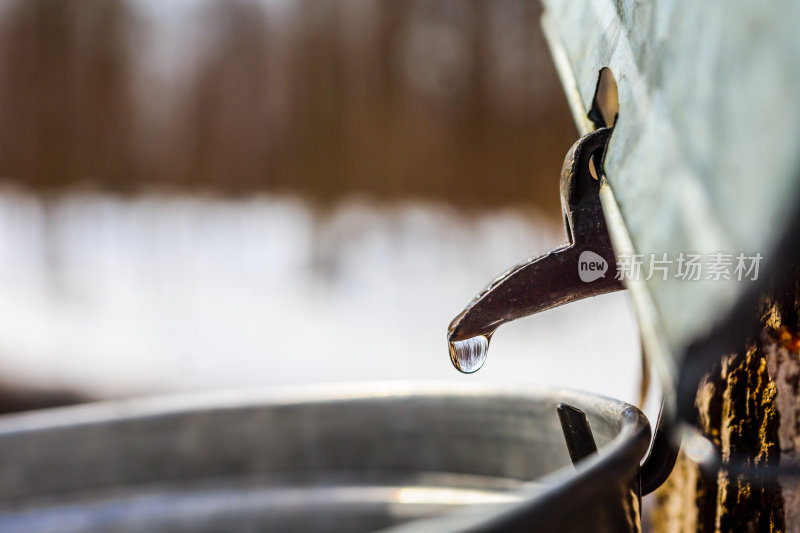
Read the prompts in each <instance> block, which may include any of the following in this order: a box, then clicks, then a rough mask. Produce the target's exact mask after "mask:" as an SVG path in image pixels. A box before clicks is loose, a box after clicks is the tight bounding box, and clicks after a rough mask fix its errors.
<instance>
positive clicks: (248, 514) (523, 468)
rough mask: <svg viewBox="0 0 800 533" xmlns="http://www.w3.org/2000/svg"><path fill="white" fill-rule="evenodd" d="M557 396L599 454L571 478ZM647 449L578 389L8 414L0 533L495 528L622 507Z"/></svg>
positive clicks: (1, 456)
mask: <svg viewBox="0 0 800 533" xmlns="http://www.w3.org/2000/svg"><path fill="white" fill-rule="evenodd" d="M559 402H568V403H570V404H572V405H575V406H577V407H579V408H581V409H582V410H584V411H585V412H586V414H587V416H588V419H589V422H590V424H591V427H592V430H593V433H594V437H595V440H596V441H597V444H598V446H599V447H600V456H599V457H595V458H593V459H588V460H586V461H584V462H582V463H581V464H580V465H579V468H578V469H577V470H576V469H575V468H574V467H573V466H572V464H571V462H570V458H569V455H568V452H567V448H566V445H565V442H564V437H563V434H562V431H561V427H560V425H559V421H558V416H557V414H556V404H557V403H559ZM648 441H649V426H648V424H647V421H646V420H645V418H644V416H643V415H642V414H641V413H640V412H639V411H638V410H636V409H635V408H633V407H631V406H629V405H627V404H625V403H622V402H618V401H614V400H609V399H605V398H598V397H596V396H592V395H586V394H578V393H572V392H569V393H567V392H558V393H536V392H525V391H520V390H509V389H496V388H495V389H485V388H477V389H476V388H474V387H470V388H460V387H453V386H427V387H420V386H414V387H408V386H402V385H385V384H380V385H362V386H357V387H354V388H344V389H330V388H328V389H318V390H317V391H315V392H308V391H306V392H298V393H291V394H262V393H237V394H230V395H211V396H209V395H201V396H191V397H182V398H172V399H152V400H136V401H129V402H115V403H104V404H95V405H87V406H80V407H72V408H63V409H55V410H50V411H42V412H39V413H33V414H26V415H15V416H9V417H4V418H2V419H0V461H1V463H0V531H3V532H6V533H11V532H25V533H31V532H59V533H68V532H100V531H103V532H107V531H125V532H154V531H168V532H174V531H180V532H183V531H186V532H190V531H191V532H217V531H248V532H249V531H253V532H255V531H259V532H261V531H276V532H277V531H280V532H282V533H285V532H294V531H297V532H304V533H307V532H326V531H337V532H338V531H375V530H380V529H383V528H388V527H392V526H397V525H400V524H403V525H404V526H405V527H410V528H412V529H419V530H430V529H438V530H450V529H462V528H463V527H466V526H469V527H474V528H476V529H492V528H495V527H497V526H498V524H502V523H503V520H505V519H507V518H508V517H511V518H512V519H514V517H517V518H519V519H522V520H524V521H527V522H526V523H532V522H536V523H537V524H538V525H540V526H541V525H543V524H545V523H548V521H551V522H550V523H553V524H555V523H558V520H560V518H559V514H560V515H561V516H565V517H568V516H570V515H573V516H577V515H575V511H576V510H577V511H580V510H581V509H580V507H581V506H583V511H584V514H585V518H586V519H590V520H594V518H591V516H590V515H591V513H586V512H585V511H586V501H596V503H597V504H598V505H597V507H598V509H599V511H598V512H600V514H601V515H602V514H603V513H605V512H606V511H607V510H608V509H607V508H608V506H609V505H611V506H613V505H623V506H624V505H627V504H626V503H625V502H624V501H623V502H622V503H618V502H619V501H622V500H620V498H619V495H618V494H617V496H616V497H613V498H611V499H610V500H609V501H610V503H609V501H605V500H604V501H601V499H602V498H606V500H608V498H607V495H608V494H611V493H613V492H614V491H613V490H611V489H610V488H609V487H611V488H612V489H613V488H614V487H622V489H623V492H624V491H625V490H627V489H631V488H632V489H631V490H633V491H634V492H635V483H636V475H637V472H638V462H639V460H640V459H641V456H642V455H643V454H644V452H645V450H646V448H647V444H648ZM598 480H600V481H599V483H598ZM565 491H567V493H568V494H565ZM609 491H611V492H609ZM629 492H630V491H629ZM603 495H605V496H603ZM587 498H588V500H587ZM623 500H624V498H623ZM582 502H583V503H582ZM615 502H617V503H615ZM633 505H634V506H635V503H634V504H633ZM575 507H577V509H574V508H575ZM454 510H456V511H458V510H460V512H456V513H452V512H451V511H454ZM615 512H616V511H615ZM626 512H630V510H628V511H626ZM617 514H618V513H617ZM431 517H433V518H434V520H433V521H430V520H427V521H426V520H422V521H418V520H419V519H425V518H428V519H430V518H431ZM554 520H555V521H556V522H552V521H554ZM565 520H567V518H565ZM566 523H567V522H563V524H566ZM417 526H419V527H417ZM576 527H578V526H576ZM566 529H568V528H566V526H565V528H564V530H566Z"/></svg>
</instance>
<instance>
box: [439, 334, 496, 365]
mask: <svg viewBox="0 0 800 533" xmlns="http://www.w3.org/2000/svg"><path fill="white" fill-rule="evenodd" d="M448 345H449V348H450V360H451V361H452V362H453V366H454V367H456V368H457V369H458V370H460V371H461V372H464V373H465V374H472V373H473V372H476V371H478V370H480V369H481V367H482V366H483V363H485V362H486V354H487V352H488V351H489V337H488V336H485V335H478V336H476V337H472V338H469V339H464V340H460V341H452V340H449V341H448Z"/></svg>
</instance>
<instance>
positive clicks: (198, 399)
mask: <svg viewBox="0 0 800 533" xmlns="http://www.w3.org/2000/svg"><path fill="white" fill-rule="evenodd" d="M483 395H497V396H507V397H510V396H513V397H519V398H520V399H531V400H539V401H542V400H549V401H552V402H553V405H555V404H556V403H558V402H559V401H568V402H576V403H578V404H580V405H586V404H587V402H590V401H598V402H603V403H605V404H606V405H607V406H609V408H611V407H612V406H613V407H614V408H615V409H617V410H618V411H619V412H620V413H621V412H622V411H624V410H625V408H627V407H630V406H629V404H627V403H625V402H623V401H621V400H617V399H615V398H610V397H606V396H602V395H598V394H590V393H586V392H583V391H575V390H570V389H565V388H537V389H535V390H533V391H532V390H531V389H530V387H524V386H520V385H506V384H487V383H470V384H459V383H453V382H438V381H429V382H424V381H423V382H419V381H414V382H410V381H362V382H352V383H336V384H322V385H308V386H301V387H297V386H293V387H281V388H269V389H266V388H252V389H243V390H220V391H203V392H191V393H180V394H166V395H159V396H147V397H141V398H132V399H124V400H107V401H100V402H93V403H87V404H81V405H71V406H65V407H54V408H50V409H43V410H40V411H31V412H27V413H16V414H10V415H3V416H0V438H5V437H7V436H11V435H14V434H17V433H22V432H33V431H39V430H44V429H55V428H59V427H66V426H71V427H76V426H81V425H94V424H101V423H105V422H109V421H125V420H137V419H143V418H151V417H160V416H168V415H177V414H182V413H191V412H197V411H204V410H213V411H224V410H234V409H241V408H251V407H258V406H269V405H274V406H278V405H288V404H301V403H319V402H327V401H359V400H369V399H377V398H401V397H407V398H414V397H421V396H469V397H475V396H483Z"/></svg>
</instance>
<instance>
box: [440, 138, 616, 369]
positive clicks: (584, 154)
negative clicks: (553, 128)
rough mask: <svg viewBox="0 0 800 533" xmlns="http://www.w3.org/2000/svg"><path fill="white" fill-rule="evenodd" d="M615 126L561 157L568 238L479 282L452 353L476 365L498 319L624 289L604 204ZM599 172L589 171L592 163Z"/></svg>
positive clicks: (459, 362) (454, 331) (453, 333)
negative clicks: (608, 153) (603, 186)
mask: <svg viewBox="0 0 800 533" xmlns="http://www.w3.org/2000/svg"><path fill="white" fill-rule="evenodd" d="M611 131H612V128H602V129H598V130H596V131H593V132H591V133H588V134H586V135H584V136H583V137H581V138H580V139H579V140H578V141H577V142H576V143H575V144H574V145H572V148H570V150H569V152H567V156H566V158H565V159H564V166H563V167H562V170H561V205H562V210H563V213H564V222H565V225H566V230H567V236H568V238H569V242H568V243H567V244H564V245H562V246H559V247H557V248H555V249H553V250H550V251H549V252H547V253H545V254H543V255H539V256H536V257H533V258H531V259H528V260H526V261H524V262H522V263H520V264H519V265H517V266H515V267H513V268H511V269H510V270H508V271H507V272H505V273H504V274H502V275H500V277H498V278H497V279H495V280H494V281H492V282H491V283H490V284H489V285H488V286H487V287H486V288H485V289H484V290H482V291H481V292H480V293H479V294H478V295H477V296H476V297H475V298H474V299H473V300H472V301H471V302H470V303H469V304H468V305H467V307H466V308H465V309H464V310H463V311H462V312H461V313H459V314H458V316H457V317H455V318H454V319H453V321H452V322H451V323H450V326H449V328H448V332H447V340H448V346H449V351H450V359H451V361H452V362H453V365H454V366H455V367H456V368H457V369H459V370H461V371H462V372H466V373H471V372H475V371H476V370H478V369H479V368H480V367H481V366H482V365H483V362H484V361H485V359H486V352H487V351H488V347H489V340H490V339H491V336H492V334H493V333H494V331H495V330H496V329H497V328H498V327H499V326H500V325H501V324H505V323H506V322H510V321H512V320H516V319H518V318H522V317H525V316H528V315H532V314H534V313H538V312H540V311H545V310H547V309H552V308H553V307H558V306H560V305H564V304H567V303H570V302H574V301H576V300H581V299H583V298H588V297H590V296H597V295H599V294H605V293H608V292H613V291H618V290H621V289H623V288H624V287H623V285H622V283H621V281H619V280H617V279H616V277H615V274H616V270H617V268H616V261H615V257H614V251H613V249H612V247H611V240H610V238H609V236H608V229H607V228H606V222H605V219H604V218H603V211H602V208H601V206H600V197H599V192H600V185H601V180H603V179H604V176H602V157H603V153H604V152H605V148H606V145H607V144H608V140H609V138H610V136H611ZM592 166H594V168H595V169H596V174H597V177H595V176H593V175H592V170H591V167H592Z"/></svg>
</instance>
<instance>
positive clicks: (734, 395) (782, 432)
mask: <svg viewBox="0 0 800 533" xmlns="http://www.w3.org/2000/svg"><path fill="white" fill-rule="evenodd" d="M776 279H778V280H781V281H780V282H778V283H773V285H772V288H771V289H770V290H769V292H768V293H767V294H765V295H764V297H763V298H762V301H761V305H760V308H759V318H760V321H761V325H762V330H761V334H760V336H759V338H757V339H752V340H751V341H749V342H748V344H747V346H744V347H743V348H742V350H741V352H740V353H736V354H731V355H728V356H726V357H724V358H723V360H722V361H721V362H720V364H719V365H717V366H716V367H715V368H714V369H713V370H712V371H711V372H710V373H709V375H708V376H707V378H706V380H705V381H704V383H703V384H702V385H701V387H700V389H699V390H698V394H697V400H696V406H697V412H698V420H699V422H700V426H701V427H702V429H703V431H705V432H706V434H707V435H708V436H710V437H711V438H712V439H713V440H714V441H715V443H716V444H717V445H718V446H720V448H721V450H722V452H723V456H724V457H725V458H730V459H736V460H739V461H741V460H744V461H747V462H749V463H751V464H759V465H767V464H768V465H778V464H787V463H797V462H800V336H799V335H800V333H799V332H800V327H799V326H800V323H799V322H798V311H799V310H800V269H798V268H797V267H794V268H793V269H791V270H790V271H788V272H787V271H783V272H781V273H780V275H779V276H778V277H776ZM650 526H651V530H652V531H654V532H659V533H661V532H664V533H666V532H670V533H676V532H690V531H697V532H712V531H713V532H716V531H720V532H729V531H730V532H734V531H735V532H739V531H752V532H759V533H760V532H775V531H789V532H800V483H798V482H797V481H794V482H793V481H791V480H788V479H785V478H782V479H781V480H780V482H779V483H774V482H773V483H769V482H767V481H765V480H763V479H761V480H759V479H755V480H745V479H743V478H741V477H740V476H731V475H728V474H727V473H720V474H718V475H717V476H716V477H712V478H710V479H709V478H706V477H704V476H703V475H701V473H700V472H699V471H698V468H697V466H695V465H694V464H693V463H692V462H691V461H689V460H688V459H687V458H686V457H684V456H683V454H682V455H681V457H680V459H679V461H678V464H677V466H676V468H675V470H674V472H673V473H672V475H671V476H670V479H669V480H668V481H667V483H666V484H665V485H664V486H663V487H662V488H661V489H659V490H658V491H657V493H656V505H655V510H654V512H653V513H652V516H651V520H650Z"/></svg>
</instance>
